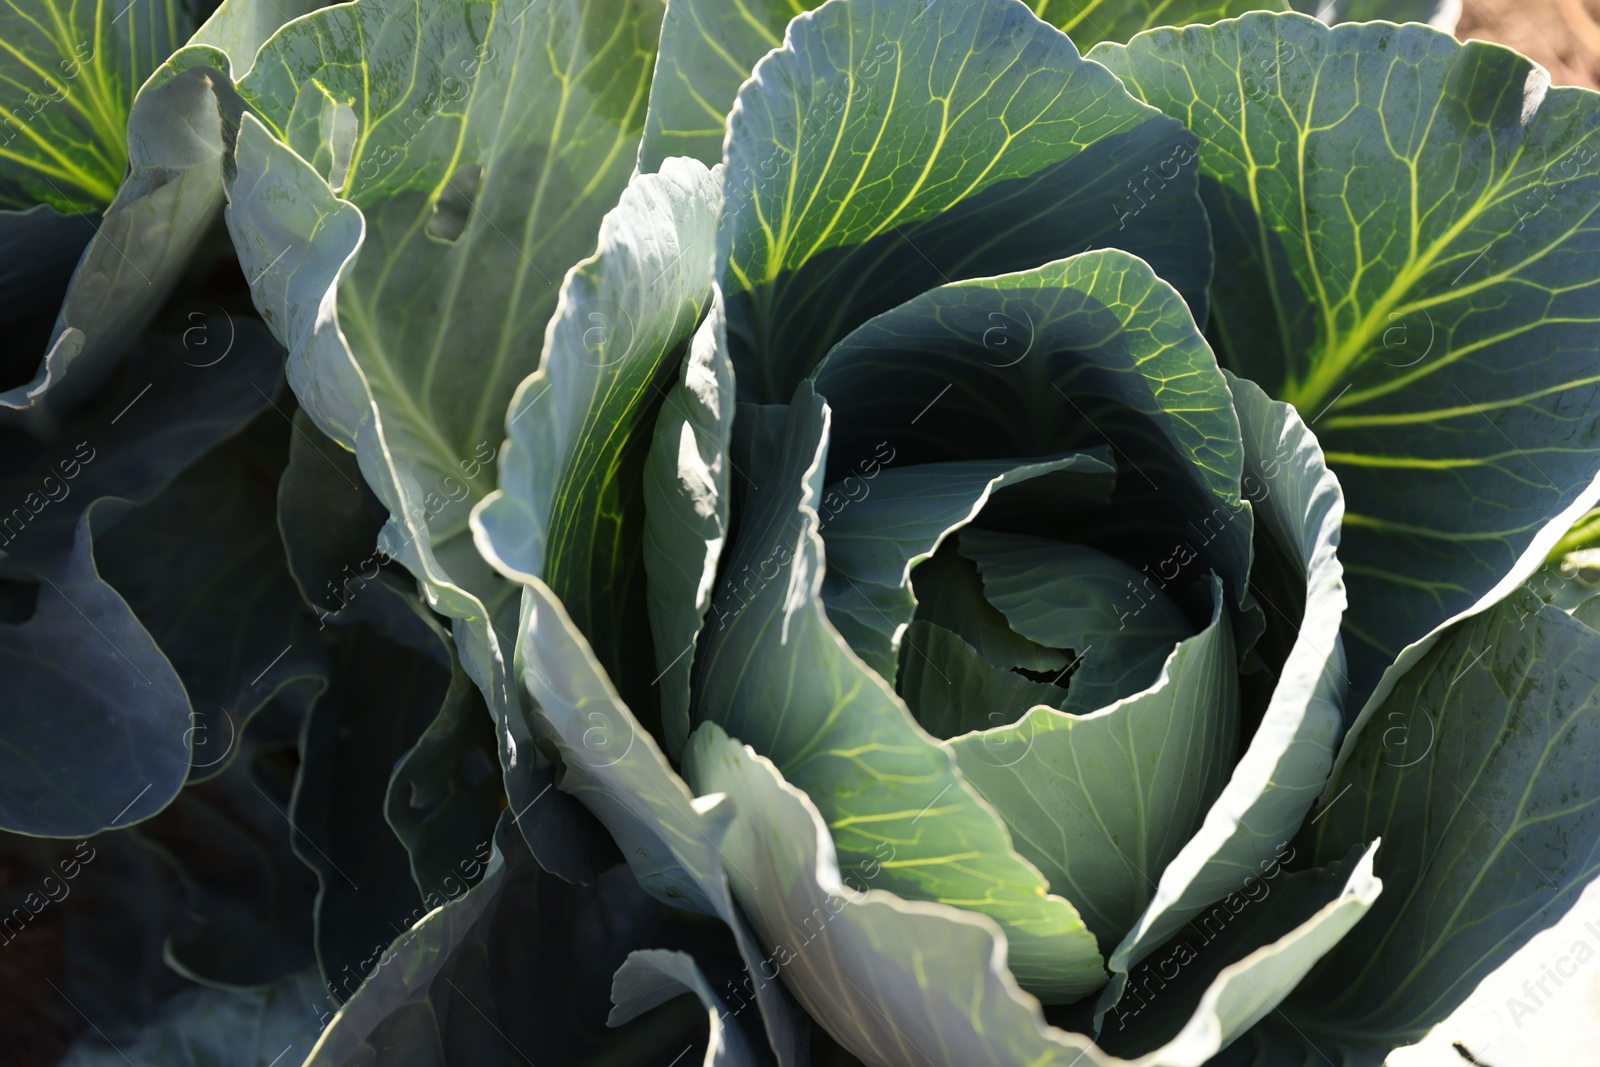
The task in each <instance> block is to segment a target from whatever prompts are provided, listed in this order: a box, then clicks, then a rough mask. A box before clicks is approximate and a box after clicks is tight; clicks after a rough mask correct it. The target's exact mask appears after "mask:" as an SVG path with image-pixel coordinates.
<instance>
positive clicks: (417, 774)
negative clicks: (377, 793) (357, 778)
mask: <svg viewBox="0 0 1600 1067" xmlns="http://www.w3.org/2000/svg"><path fill="white" fill-rule="evenodd" d="M446 651H448V652H450V653H451V654H452V655H451V660H452V666H453V669H452V671H451V674H450V687H449V688H448V689H447V690H445V694H444V699H443V700H442V701H441V702H440V704H439V710H438V714H437V715H435V716H434V719H433V722H432V723H430V724H429V725H428V727H427V729H425V730H424V731H423V732H422V736H420V737H418V738H417V742H416V744H414V745H413V746H411V748H410V749H409V750H408V751H407V752H406V754H405V755H403V756H401V757H400V758H399V759H398V760H396V761H395V764H394V772H393V773H392V774H391V775H390V776H389V785H388V789H387V791H386V793H385V795H384V817H385V819H386V820H387V822H388V823H389V826H390V828H391V829H392V830H393V831H394V834H395V836H396V837H398V838H399V839H400V843H401V844H403V845H404V846H405V848H406V853H407V854H408V855H409V856H410V858H411V878H412V881H414V882H415V883H416V885H417V891H418V892H419V893H421V894H422V902H423V903H424V904H427V905H432V904H434V903H436V902H437V901H439V900H441V899H448V898H450V897H453V896H456V895H459V894H460V892H461V891H462V890H463V889H464V888H465V884H466V883H467V882H468V881H469V878H468V874H469V872H472V871H474V870H475V869H476V868H481V866H482V864H483V862H484V860H486V859H487V858H488V857H487V852H488V847H489V845H488V843H489V841H490V840H491V838H492V837H493V836H494V826H495V820H496V819H497V818H498V816H499V813H500V808H501V805H502V804H503V803H504V794H503V793H502V792H501V789H500V775H499V773H498V768H497V766H496V762H495V759H496V753H495V738H494V719H493V717H492V716H491V715H490V714H489V710H488V709H487V708H485V707H484V703H483V694H482V693H481V692H479V691H478V688H477V686H475V685H473V684H472V680H471V679H470V678H468V677H467V675H466V672H465V671H463V670H462V669H461V665H460V663H459V662H458V661H456V659H455V656H454V652H455V649H454V646H446Z"/></svg>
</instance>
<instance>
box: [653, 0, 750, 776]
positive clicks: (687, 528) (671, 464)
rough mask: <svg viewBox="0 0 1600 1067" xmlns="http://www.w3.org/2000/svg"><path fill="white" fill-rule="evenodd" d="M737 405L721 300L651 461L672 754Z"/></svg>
mask: <svg viewBox="0 0 1600 1067" xmlns="http://www.w3.org/2000/svg"><path fill="white" fill-rule="evenodd" d="M670 14H671V12H670V10H669V11H668V15H669V17H670ZM734 409H735V401H734V393H733V365H732V364H731V363H729V362H728V338H727V332H726V330H725V329H724V323H723V316H722V306H721V304H720V303H717V302H715V301H714V302H713V303H712V305H711V309H710V311H709V312H708V313H707V315H706V318H705V321H704V322H702V323H701V324H700V329H699V330H697V331H695V335H694V338H693V339H692V340H691V342H690V345H689V351H688V352H686V353H684V357H683V364H682V367H681V369H680V370H679V374H678V381H677V383H676V384H675V385H673V386H672V388H671V391H670V392H669V393H668V394H667V399H666V401H665V403H664V404H663V405H662V408H661V413H660V414H659V415H657V416H656V426H655V433H654V435H653V436H652V438H651V441H650V454H649V456H648V458H647V459H646V460H645V479H644V504H645V514H644V569H645V575H646V577H647V579H648V581H647V582H646V583H645V584H646V586H647V589H646V593H647V595H648V596H649V598H650V632H651V636H652V637H653V638H654V640H655V650H656V664H657V667H658V669H659V670H660V671H661V673H660V675H659V676H657V678H656V685H657V686H658V687H659V689H660V701H661V738H662V742H663V743H664V744H665V745H666V748H667V753H668V754H669V755H671V756H672V757H673V758H677V757H678V756H679V755H681V754H682V752H683V743H684V741H686V740H687V739H688V737H689V679H690V677H691V675H692V672H693V669H694V656H695V646H696V645H697V644H698V642H699V640H700V632H701V630H700V627H701V624H702V623H703V622H704V621H705V617H706V611H707V610H708V609H709V608H710V607H711V592H712V587H713V586H714V585H715V583H716V577H717V563H718V562H719V561H720V560H721V559H722V550H723V547H724V545H725V544H726V542H727V537H728V509H729V494H728V487H729V479H730V478H731V476H732V470H733V467H734V465H735V464H734V460H733V457H732V456H731V455H730V454H729V452H728V449H729V446H730V445H731V443H732V438H733V414H734ZM741 474H743V476H744V477H745V478H749V475H748V474H745V473H744V472H741ZM752 484H753V483H752Z"/></svg>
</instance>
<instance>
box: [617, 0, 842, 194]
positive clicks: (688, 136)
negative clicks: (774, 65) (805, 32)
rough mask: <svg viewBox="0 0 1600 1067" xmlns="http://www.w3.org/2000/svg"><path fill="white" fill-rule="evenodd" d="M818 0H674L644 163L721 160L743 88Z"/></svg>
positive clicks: (650, 167) (653, 88) (647, 166)
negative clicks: (785, 33) (791, 24)
mask: <svg viewBox="0 0 1600 1067" xmlns="http://www.w3.org/2000/svg"><path fill="white" fill-rule="evenodd" d="M816 6H817V5H816V4H815V3H812V2H811V0H732V2H731V3H726V2H718V0H670V2H669V3H668V4H667V14H666V17H665V18H664V19H662V21H661V56H660V58H659V59H657V60H656V70H655V77H654V79H653V80H652V81H651V83H650V111H649V114H648V115H646V116H645V126H644V141H643V143H641V144H640V145H639V169H640V170H641V171H644V172H645V173H647V174H648V173H650V172H651V171H655V170H659V169H660V167H661V161H662V160H664V159H666V158H667V157H668V156H690V157H692V158H694V159H698V160H699V161H700V162H702V163H704V164H705V165H706V166H708V167H713V166H716V165H717V164H718V163H720V162H721V161H722V139H723V135H724V134H725V133H726V132H727V116H728V112H729V111H731V110H733V102H734V100H735V98H737V96H738V94H739V86H740V85H742V84H743V83H744V80H745V79H746V78H748V77H750V71H751V70H752V69H754V68H755V65H756V61H757V60H759V59H760V58H761V57H762V56H764V55H766V54H767V53H768V52H770V51H771V50H772V49H774V48H777V47H779V46H781V45H782V44H783V31H784V27H785V26H787V25H788V23H789V20H790V19H791V18H793V17H794V16H796V15H798V14H800V13H801V12H803V11H809V10H810V9H811V8H813V7H816Z"/></svg>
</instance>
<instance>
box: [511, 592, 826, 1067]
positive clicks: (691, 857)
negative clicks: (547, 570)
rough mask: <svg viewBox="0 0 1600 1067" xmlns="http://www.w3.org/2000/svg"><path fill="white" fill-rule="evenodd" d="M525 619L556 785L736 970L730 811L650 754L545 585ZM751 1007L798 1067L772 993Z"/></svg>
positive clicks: (783, 1000)
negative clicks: (557, 759) (718, 927)
mask: <svg viewBox="0 0 1600 1067" xmlns="http://www.w3.org/2000/svg"><path fill="white" fill-rule="evenodd" d="M526 589H527V592H526V594H525V602H526V604H527V608H528V613H527V620H526V622H525V628H524V629H523V631H522V639H521V644H520V648H519V659H520V661H521V663H522V664H523V669H522V681H523V684H524V685H525V686H526V687H527V690H528V693H529V694H530V695H531V697H532V709H533V717H534V720H535V723H536V734H537V736H538V737H539V738H540V740H542V741H544V742H546V743H548V744H551V745H554V746H555V747H556V748H557V749H558V750H559V751H560V754H561V758H562V761H563V763H564V764H565V772H564V774H563V775H562V778H561V782H560V786H561V789H562V790H563V791H564V792H568V793H571V794H573V795H574V796H576V797H578V798H579V799H580V800H582V801H583V803H584V804H585V805H586V806H587V807H588V808H589V809H590V810H591V811H592V812H594V814H595V815H596V817H598V818H599V820H600V821H601V822H602V823H604V824H605V827H606V829H607V830H609V831H610V832H611V836H612V837H613V838H614V839H615V840H616V842H617V844H618V846H619V847H620V848H621V851H622V856H623V858H624V859H625V860H627V862H628V867H629V868H630V870H631V871H632V872H633V874H634V876H635V877H637V878H638V880H639V884H640V885H641V886H643V887H644V890H645V891H646V892H648V893H649V894H650V895H651V896H653V897H655V898H656V899H657V900H660V901H661V902H663V903H665V904H669V905H671V906H673V907H677V908H682V909H685V910H688V911H695V912H700V913H702V914H706V915H714V916H716V917H718V918H720V919H722V920H723V922H725V923H726V924H727V926H728V928H729V929H730V930H731V931H732V932H733V935H734V939H735V941H736V942H737V944H738V948H739V953H740V955H741V956H742V958H743V961H744V965H745V967H746V969H748V970H750V971H752V972H754V971H755V970H756V968H757V965H758V964H759V962H760V961H761V960H762V956H761V950H760V946H759V944H758V943H757V942H756V940H755V938H754V936H753V935H752V934H751V933H750V931H749V928H748V926H747V925H746V922H745V919H744V917H743V916H742V915H741V914H740V913H739V910H738V909H737V908H736V907H735V905H734V897H733V894H732V890H731V888H730V885H729V881H730V879H731V878H733V877H736V876H737V874H738V872H737V871H735V872H733V873H732V874H731V875H730V874H725V873H724V871H723V867H722V861H721V858H720V850H721V845H720V841H721V838H722V835H723V833H724V831H725V830H726V828H727V823H728V819H729V817H730V815H731V813H730V812H729V811H728V810H727V807H726V805H719V804H718V801H717V798H715V797H701V798H696V797H694V796H693V794H691V793H690V792H689V790H688V788H687V787H686V786H685V785H684V783H683V780H682V779H680V778H679V777H678V776H677V775H676V774H674V773H673V770H672V767H671V765H670V764H669V763H668V762H667V759H666V757H665V756H664V755H663V754H662V752H661V749H660V747H659V746H658V745H657V744H656V741H655V739H654V738H653V737H651V736H650V734H649V733H647V732H646V731H645V730H644V729H643V728H642V727H641V726H640V725H639V723H638V720H637V719H635V718H634V716H633V714H632V712H630V711H629V710H628V708H627V706H626V705H625V704H624V703H623V702H622V701H621V699H620V698H619V697H618V696H617V692H616V689H615V688H613V687H612V685H611V682H610V680H609V679H608V678H607V677H606V675H605V671H604V670H603V669H601V667H600V664H599V662H598V660H596V658H595V655H594V653H593V652H592V651H591V650H590V649H589V647H588V644H587V643H586V642H585V641H584V639H583V635H582V634H581V633H580V632H579V631H578V629H577V627H576V626H575V625H573V622H572V620H571V618H570V617H568V615H567V613H566V609H565V608H564V607H563V606H562V604H561V602H560V601H559V600H557V599H556V597H555V596H554V595H553V594H552V593H551V592H550V589H549V587H548V586H546V585H545V584H544V583H543V582H541V581H539V580H538V579H537V578H530V579H528V585H527V587H526ZM755 993H756V999H757V1000H758V1001H759V1003H760V1006H761V1015H762V1019H763V1022H764V1024H765V1027H766V1032H767V1038H768V1041H769V1043H770V1044H771V1047H772V1049H773V1052H774V1053H775V1055H776V1056H777V1059H778V1061H779V1063H781V1064H784V1065H785V1067H787V1065H790V1064H794V1063H797V1062H800V1061H802V1060H803V1059H804V1055H805V1044H804V1042H805V1040H806V1037H807V1033H806V1031H805V1030H804V1029H803V1027H804V1019H803V1018H802V1017H800V1016H799V1015H798V1013H797V1012H796V1010H795V1008H794V1005H793V1003H792V1002H791V1001H789V1000H788V998H787V994H785V993H784V991H783V989H782V987H781V986H778V985H775V984H774V983H772V982H764V983H761V984H760V985H758V986H757V988H756V990H755Z"/></svg>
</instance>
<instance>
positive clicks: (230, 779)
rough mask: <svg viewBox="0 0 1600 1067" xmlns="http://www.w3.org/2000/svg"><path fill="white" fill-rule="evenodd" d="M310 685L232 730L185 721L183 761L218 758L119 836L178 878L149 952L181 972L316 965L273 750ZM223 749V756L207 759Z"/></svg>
mask: <svg viewBox="0 0 1600 1067" xmlns="http://www.w3.org/2000/svg"><path fill="white" fill-rule="evenodd" d="M317 688H318V689H320V688H321V687H320V686H318V687H317ZM316 695H317V693H316V692H315V691H313V692H306V691H303V690H301V691H290V692H286V693H283V694H281V695H280V696H279V697H278V699H277V700H275V701H274V703H273V704H272V705H270V706H269V707H268V708H266V709H265V710H264V713H263V714H262V715H260V716H258V717H257V719H256V720H255V721H253V722H252V723H251V724H250V726H249V728H248V729H244V728H242V727H241V728H239V729H238V730H236V731H235V732H234V733H233V734H229V733H227V732H226V730H227V727H226V726H217V727H208V728H207V729H205V731H204V732H202V731H201V730H199V729H196V730H195V733H194V735H193V740H192V748H193V750H194V752H195V753H196V756H197V758H196V760H195V762H196V763H199V762H200V761H201V757H200V754H201V753H207V755H206V756H205V757H203V758H205V759H213V760H217V762H218V765H219V766H225V768H226V769H225V770H223V771H222V773H220V774H215V775H214V776H212V777H209V778H206V779H205V780H203V781H196V778H198V777H199V775H198V774H191V777H190V779H189V782H188V783H187V784H186V785H185V786H184V788H183V789H182V790H181V791H179V793H178V795H177V796H175V797H173V799H172V803H171V804H169V805H167V806H166V807H165V808H163V809H162V811H161V814H159V815H158V816H156V817H155V818H154V819H149V820H147V821H145V822H142V823H140V824H139V826H138V828H137V830H135V831H134V833H133V834H130V835H129V836H130V837H133V838H136V839H137V841H138V843H139V846H140V847H142V848H145V849H150V850H152V851H153V852H155V853H157V854H158V855H160V857H161V859H162V860H163V861H164V863H165V865H166V866H168V867H170V869H171V870H172V872H174V873H176V875H177V878H178V882H179V884H180V885H181V886H182V890H183V894H182V895H183V905H184V919H183V921H182V922H181V924H171V923H170V920H169V922H168V924H167V925H166V927H165V929H164V930H163V931H162V932H163V933H164V935H165V936H164V937H163V938H162V944H161V949H160V953H161V960H162V962H163V963H164V964H165V965H166V966H167V967H170V968H171V969H172V970H174V971H176V972H177V973H178V974H181V975H183V976H184V977H185V978H191V979H193V980H195V981H198V982H201V983H203V984H206V985H221V986H224V987H229V988H234V989H240V988H254V989H260V988H263V987H266V986H268V985H271V984H272V983H274V982H278V981H282V980H283V979H285V978H288V977H290V976H292V975H296V974H299V973H301V972H303V971H305V970H307V969H308V968H311V969H314V968H315V967H316V962H317V959H316V950H315V947H314V944H313V936H312V935H313V932H312V926H313V917H314V915H315V912H316V895H317V878H316V875H315V874H314V873H312V871H311V869H310V868H309V867H307V866H306V865H305V863H304V862H302V861H301V859H300V857H299V856H297V855H295V852H294V849H293V847H292V845H291V838H292V836H293V835H292V832H291V831H290V829H289V825H288V823H287V822H286V821H285V820H284V817H283V815H284V811H285V810H286V809H287V807H288V801H289V794H290V790H291V789H292V788H293V784H294V783H293V770H292V768H291V767H289V766H288V764H289V763H290V761H287V760H285V761H283V762H281V763H280V762H278V760H277V759H276V757H277V756H279V755H286V754H287V752H288V750H289V749H290V748H291V746H293V744H294V738H295V734H296V732H297V731H298V726H299V723H300V721H301V719H302V717H303V715H304V709H305V707H306V705H307V704H308V703H309V702H310V701H311V700H312V699H315V697H316ZM225 749H227V750H228V755H229V756H230V757H231V758H229V759H227V760H219V759H217V757H218V755H219V754H220V753H221V752H223V751H224V750H225ZM202 773H204V772H202ZM104 840H105V839H104V838H101V841H102V842H103V841H104ZM119 888H121V887H119ZM105 947H106V949H107V950H108V951H109V952H115V951H116V947H117V946H116V943H115V942H112V943H111V944H109V945H106V946H105ZM313 1017H314V1015H313ZM276 1051H277V1050H274V1052H276Z"/></svg>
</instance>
